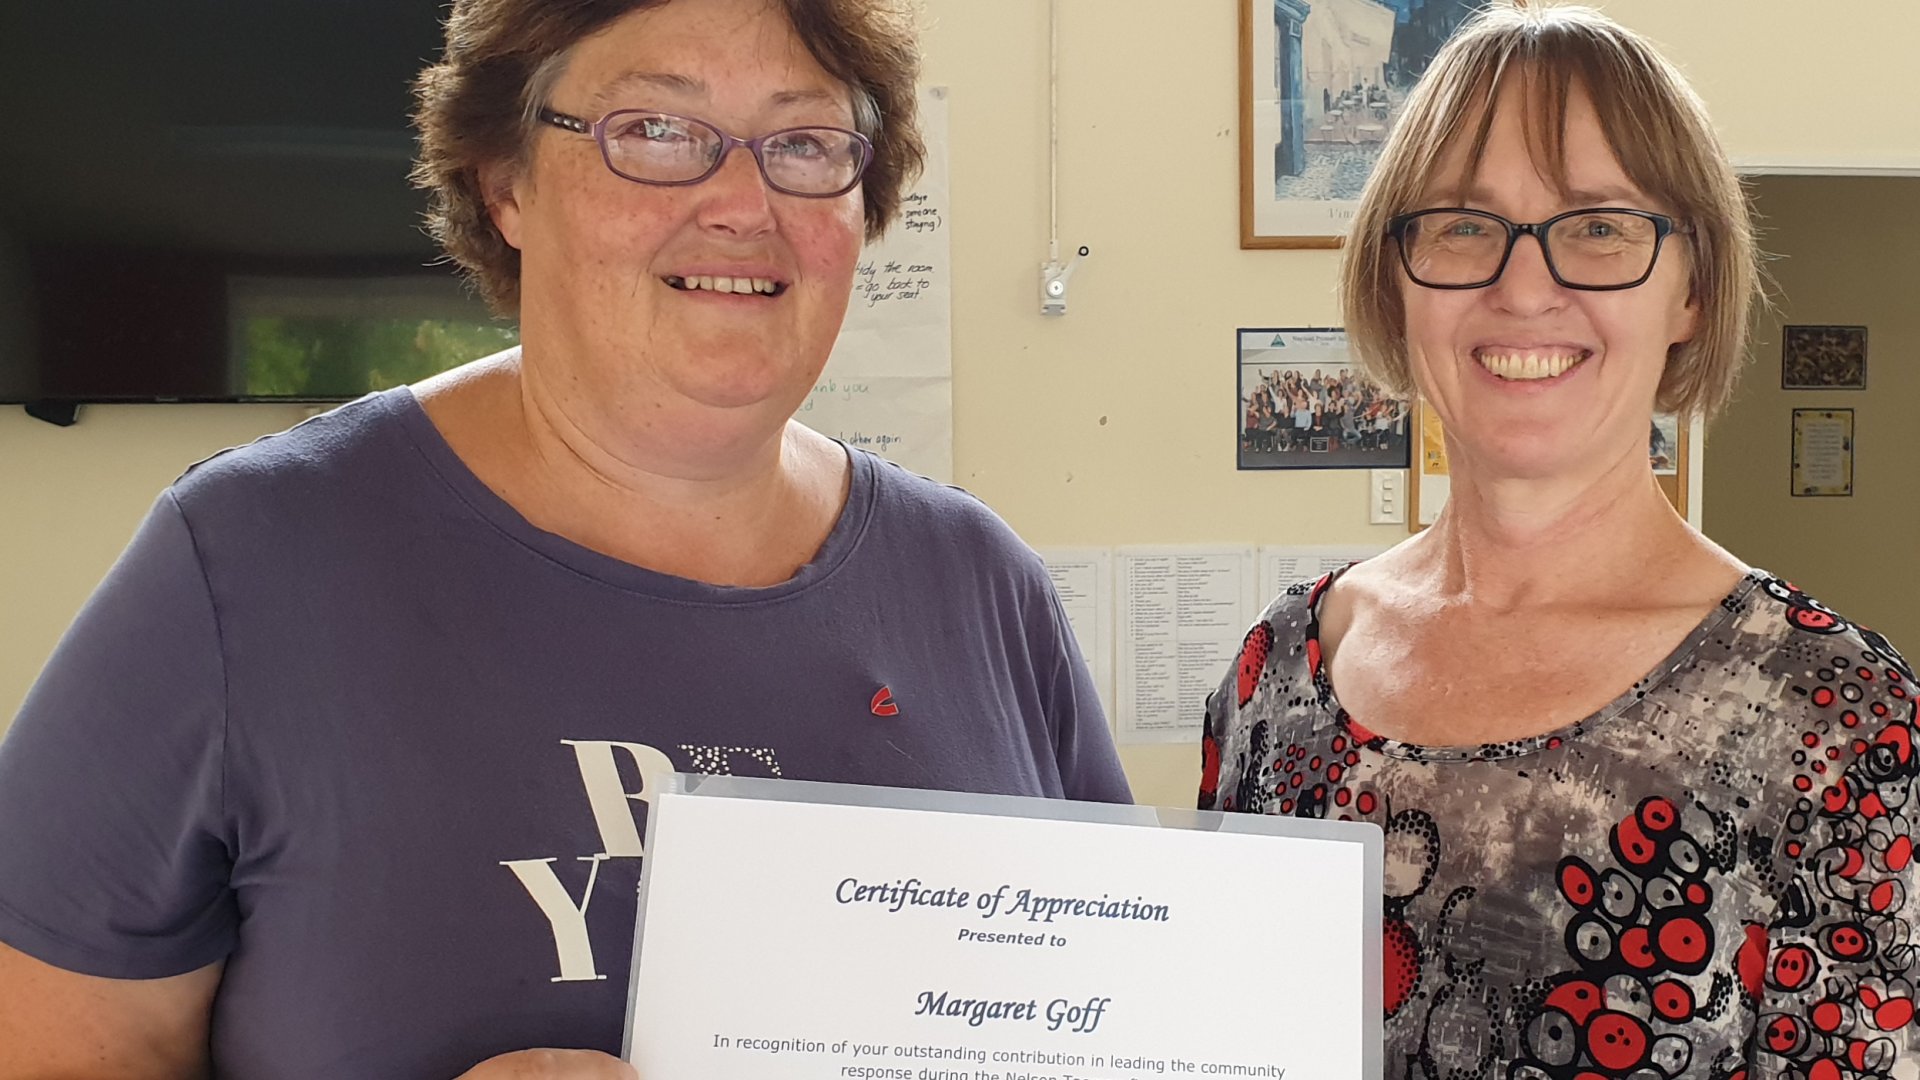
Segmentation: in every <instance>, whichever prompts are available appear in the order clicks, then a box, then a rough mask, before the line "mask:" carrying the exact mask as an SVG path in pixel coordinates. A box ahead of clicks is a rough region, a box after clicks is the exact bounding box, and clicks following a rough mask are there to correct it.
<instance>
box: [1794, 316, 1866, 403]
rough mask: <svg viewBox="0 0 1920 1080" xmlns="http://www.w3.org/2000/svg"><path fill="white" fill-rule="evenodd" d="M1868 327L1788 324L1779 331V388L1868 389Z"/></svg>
mask: <svg viewBox="0 0 1920 1080" xmlns="http://www.w3.org/2000/svg"><path fill="white" fill-rule="evenodd" d="M1866 388H1867V328H1866V327H1864V326H1787V327H1783V328H1781V333H1780V389H1782V390H1865V389H1866Z"/></svg>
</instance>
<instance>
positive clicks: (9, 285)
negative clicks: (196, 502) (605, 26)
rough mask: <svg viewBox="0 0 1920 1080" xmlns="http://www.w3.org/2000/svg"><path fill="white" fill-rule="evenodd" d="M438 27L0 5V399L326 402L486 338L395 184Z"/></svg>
mask: <svg viewBox="0 0 1920 1080" xmlns="http://www.w3.org/2000/svg"><path fill="white" fill-rule="evenodd" d="M442 15H443V9H442V6H441V5H440V4H439V3H437V2H435V0H270V2H268V3H244V2H241V0H170V2H168V3H162V4H144V3H132V2H128V0H60V2H58V3H33V2H23V3H12V2H8V3H0V114H3V115H5V116H6V118H7V120H6V124H5V126H4V129H3V130H4V134H0V402H5V403H35V402H39V403H45V402H54V403H91V402H149V401H337V400H346V399H350V398H354V397H358V396H359V395H361V394H363V393H366V392H368V391H370V390H377V389H383V388H385V387H388V386H393V385H397V384H399V383H403V382H410V381H413V380H416V379H419V378H422V377H425V376H426V375H429V374H432V373H433V372H435V371H439V370H443V369H444V368H446V367H449V366H452V365H453V364H456V363H460V362H462V361H464V360H468V359H472V358H473V357H476V356H481V355H485V354H487V353H490V352H494V351H497V350H499V349H501V348H504V347H506V346H508V345H510V344H512V343H513V341H514V339H515V331H514V328H513V326H512V325H511V324H509V323H506V322H502V321H498V320H495V319H493V318H491V317H490V316H489V314H488V312H487V310H486V307H485V305H484V304H482V303H481V302H480V301H479V299H478V298H477V297H475V296H474V295H472V294H471V293H470V292H469V291H468V290H467V288H466V287H465V285H464V283H463V282H462V281H461V280H460V279H459V278H458V276H457V275H456V273H455V272H454V270H453V269H452V268H451V267H449V266H447V265H445V264H444V263H443V262H441V261H440V259H439V257H438V253H437V252H436V250H435V248H434V245H433V242H432V241H431V239H430V238H428V237H427V236H426V234H425V233H424V232H423V231H422V229H421V213H422V211H423V209H424V207H425V197H424V196H423V195H422V194H421V193H420V192H417V191H415V190H413V189H412V188H411V187H410V186H409V184H408V182H407V171H408V168H409V166H410V163H411V160H412V157H413V149H414V142H413V136H412V133H411V130H410V128H409V126H408V119H407V117H408V112H409V109H410V107H411V102H412V99H411V95H410V92H409V86H410V84H411V81H412V79H413V77H414V75H415V73H416V72H417V71H418V70H419V69H420V67H421V66H422V65H423V64H424V63H425V62H427V61H428V60H429V59H430V58H432V57H433V56H435V55H437V53H438V52H439V48H440V42H441V30H440V24H439V20H440V18H441V17H442Z"/></svg>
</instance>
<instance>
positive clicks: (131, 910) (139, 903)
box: [0, 493, 238, 979]
mask: <svg viewBox="0 0 1920 1080" xmlns="http://www.w3.org/2000/svg"><path fill="white" fill-rule="evenodd" d="M224 722H225V679H224V669H223V665H222V660H221V649H220V636H219V629H218V624H217V620H216V617H215V612H214V607H213V601H212V597H211V594H210V592H209V588H208V585H207V580H206V577H205V575H204V574H203V572H202V569H201V565H200V561H199V559H198V557H197V556H196V553H195V547H194V542H193V537H192V535H191V533H190V531H189V529H188V525H187V521H186V519H185V517H184V516H183V514H182V512H181V509H180V506H179V504H178V503H177V502H176V501H175V500H174V498H173V496H172V494H171V493H169V494H167V495H163V496H162V497H161V498H160V500H159V501H158V502H157V503H156V504H155V505H154V507H153V509H152V511H151V512H150V513H149V514H148V516H147V519H146V521H145V522H144V523H142V525H141V527H140V529H139V531H138V533H137V534H136V535H135V537H134V539H133V542H132V543H131V544H130V545H129V546H128V548H127V550H126V551H125V552H123V553H122V554H121V556H120V559H119V561H118V562H116V563H115V564H114V567H113V569H112V570H111V571H109V573H108V574H107V577H106V579H105V580H104V581H103V582H102V583H101V584H100V587H99V588H98V589H97V590H96V591H95V593H94V594H93V596H92V598H90V599H89V600H88V602H87V604H86V605H85V607H84V608H83V609H82V610H81V612H80V615H79V617H78V618H77V619H76V620H75V621H74V624H73V626H72V627H71V628H69V629H68V631H67V633H66V636H65V637H64V638H63V639H62V641H61V643H60V645H59V647H58V648H57V649H56V650H55V652H54V655H53V657H52V659H51V660H50V661H49V662H48V664H47V667H46V669H45V670H44V671H43V672H42V673H41V675H40V678H39V680H38V681H37V682H36V683H35V684H34V686H33V689H32V690H31V691H30V692H29V693H28V695H27V699H26V702H25V704H24V706H23V707H22V709H21V712H20V715H19V717H18V718H17V719H16V720H15V721H14V723H13V726H12V727H11V729H9V730H8V732H7V734H6V738H5V740H4V741H0V940H4V941H5V942H6V943H7V944H9V945H11V946H13V947H14V948H16V949H19V950H20V951H22V952H25V953H27V954H28V955H31V956H34V957H36V958H38V959H40V960H42V961H44V962H46V963H49V964H52V965H54V966H56V967H60V968H64V969H67V970H70V971H75V972H79V973H82V974H88V975H98V976H104V977H110V978H132V979H138V978H160V977H165V976H170V975H177V974H182V973H184V972H187V971H192V970H195V969H197V968H200V967H204V966H206V965H207V964H210V963H213V962H215V961H217V960H219V959H221V958H222V957H224V956H225V955H226V954H227V953H228V952H229V951H230V950H231V947H232V943H233V941H234V938H235V933H236V925H237V921H238V918H237V913H236V909H235V905H234V902H233V899H232V895H231V892H230V890H229V887H228V881H229V878H230V869H231V864H232V858H231V852H232V847H231V843H230V835H229V832H228V829H227V827H226V825H225V822H224V813H223V807H222V797H223V791H222V751H223V734H224Z"/></svg>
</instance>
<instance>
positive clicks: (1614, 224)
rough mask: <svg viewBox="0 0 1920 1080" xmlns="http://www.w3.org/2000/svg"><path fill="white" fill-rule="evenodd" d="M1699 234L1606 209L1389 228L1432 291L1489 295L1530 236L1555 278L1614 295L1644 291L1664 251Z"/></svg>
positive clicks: (1472, 213) (1447, 217) (1406, 221)
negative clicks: (1672, 240) (1680, 238)
mask: <svg viewBox="0 0 1920 1080" xmlns="http://www.w3.org/2000/svg"><path fill="white" fill-rule="evenodd" d="M1692 232H1693V227H1692V226H1690V225H1685V224H1682V223H1681V222H1678V221H1675V220H1674V219H1673V218H1670V217H1668V216H1667V215H1665V214H1655V213H1652V212H1650V211H1647V210H1630V209H1627V208H1625V207H1618V206H1598V207H1592V208H1590V209H1586V210H1569V211H1567V212H1566V213H1564V214H1556V215H1555V216H1553V217H1550V218H1548V219H1547V220H1545V221H1540V222H1535V223H1533V224H1530V225H1526V224H1521V223H1519V222H1514V221H1508V220H1507V219H1506V218H1503V217H1501V216H1500V215H1499V214H1490V213H1487V212H1486V211H1485V210H1468V209H1465V208H1462V207H1443V208H1440V209H1435V210H1416V211H1414V212H1413V213H1411V214H1401V215H1399V216H1398V217H1395V218H1393V219H1392V220H1391V221H1389V222H1388V223H1387V233H1388V235H1390V236H1392V237H1393V239H1394V242H1395V243H1396V244H1397V245H1399V248H1400V264H1401V265H1402V266H1404V267H1405V268H1406V271H1407V276H1408V277H1409V278H1412V279H1413V283H1414V284H1416V285H1421V286H1424V287H1426V288H1429V289H1484V288H1486V287H1487V286H1489V285H1492V284H1493V283H1494V282H1496V281H1498V280H1500V275H1501V274H1502V273H1505V272H1506V269H1507V263H1508V262H1510V261H1511V260H1512V259H1513V248H1514V245H1516V244H1518V243H1519V242H1520V237H1521V236H1522V235H1528V236H1532V237H1533V238H1534V239H1535V240H1538V241H1539V242H1540V252H1541V254H1542V255H1544V256H1545V257H1546V261H1547V272H1548V273H1550V274H1552V275H1553V280H1554V281H1556V282H1558V283H1560V285H1561V286H1562V287H1564V288H1568V289H1585V290H1588V291H1592V292H1610V291H1613V290H1616V289H1631V288H1634V287H1636V286H1639V285H1644V284H1646V282H1647V279H1648V278H1650V277H1652V276H1653V267H1654V264H1655V263H1656V262H1657V261H1658V260H1659V258H1660V248H1661V246H1662V245H1663V244H1664V243H1665V242H1666V239H1667V237H1668V236H1670V235H1672V234H1674V233H1681V234H1689V233H1692Z"/></svg>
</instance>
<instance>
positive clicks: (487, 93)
mask: <svg viewBox="0 0 1920 1080" xmlns="http://www.w3.org/2000/svg"><path fill="white" fill-rule="evenodd" d="M672 2H673V0H455V3H454V5H453V11H452V14H450V15H449V16H448V18H447V45H446V52H445V53H444V54H443V56H442V57H441V60H440V62H439V63H437V64H433V65H431V66H429V67H427V68H426V69H425V70H424V71H422V72H421V73H420V76H419V78H418V79H416V80H415V82H414V98H415V100H416V102H417V107H416V109H415V111H414V125H415V127H417V128H418V129H419V132H420V156H419V160H418V161H416V162H415V163H414V167H413V182H414V186H416V187H420V188H424V189H426V191H427V192H428V194H429V205H428V209H427V229H428V231H429V232H431V233H432V234H433V237H434V239H436V240H438V241H439V242H440V245H441V247H442V248H444V249H445V250H446V252H447V254H448V255H450V256H452V257H453V260H454V261H455V262H457V263H459V264H460V266H461V267H462V268H464V269H465V270H466V272H467V276H468V277H469V278H470V279H471V280H472V281H473V283H474V285H475V286H476V287H477V288H478V289H479V290H480V293H481V295H482V296H484V297H485V298H486V300H487V303H489V304H490V305H492V307H493V309H494V310H495V311H497V312H500V313H501V314H506V315H511V314H513V313H514V312H515V311H516V310H517V309H518V308H519V305H520V253H519V252H518V251H516V250H515V249H514V248H513V246H512V245H510V244H508V243H507V241H506V239H505V238H504V237H502V236H501V235H500V230H499V229H497V228H495V227H494V224H493V218H492V216H491V215H490V214H489V213H488V212H487V196H486V192H485V191H483V190H482V188H481V182H480V170H481V169H482V168H483V167H485V166H487V165H492V164H497V163H501V162H524V161H525V158H526V154H527V150H528V148H529V146H530V145H531V143H532V137H533V132H534V130H535V127H534V112H535V110H537V109H539V108H540V107H541V106H543V105H545V104H546V102H545V100H544V98H545V96H546V94H547V93H548V91H550V90H551V89H552V87H553V83H554V82H555V81H556V80H557V79H558V78H559V77H560V74H561V73H562V72H563V71H565V70H566V63H567V59H568V57H569V56H570V55H571V53H572V50H573V47H574V46H575V45H576V44H578V43H579V42H580V41H582V40H584V39H586V38H588V37H591V36H593V35H594V34H596V33H598V32H599V31H601V30H603V29H605V28H606V27H607V26H609V25H611V24H612V23H613V22H614V21H616V20H618V19H620V18H621V17H622V16H625V15H627V14H628V13H630V12H634V11H639V10H642V9H645V8H652V7H659V6H661V5H662V4H667V3H672ZM767 3H768V6H769V7H770V8H771V9H774V10H779V11H783V12H784V13H785V15H786V17H787V19H788V20H789V21H790V22H791V23H792V24H793V28H794V32H795V33H796V34H797V35H798V36H799V38H800V40H801V42H803V43H804V44H805V45H806V47H807V51H808V52H810V53H812V54H813V58H814V59H815V60H816V61H818V62H819V64H820V66H821V67H822V68H824V69H826V71H827V73H828V74H829V75H832V76H833V77H834V78H836V79H839V80H840V81H841V82H843V83H845V84H846V86H847V89H848V91H849V93H850V94H851V95H852V98H853V111H854V126H855V128H856V129H858V130H859V132H860V133H861V134H862V135H865V136H866V137H867V138H869V139H871V140H872V141H873V163H872V164H871V165H869V166H868V167H867V172H866V175H865V176H864V177H863V178H862V181H861V185H862V198H863V200H864V202H865V204H866V223H867V230H866V231H867V238H868V239H869V240H872V239H877V238H879V237H880V236H881V235H882V234H883V233H885V232H886V229H887V226H888V225H889V224H891V223H892V221H893V218H894V215H895V214H896V213H897V212H898V211H899V207H900V200H901V197H902V195H903V194H904V191H905V188H906V187H907V185H908V184H910V183H912V182H913V179H914V177H915V176H917V175H918V174H919V172H920V168H921V165H922V163H923V162H924V160H925V157H926V148H925V145H924V144H923V143H922V142H921V138H920V128H919V123H918V120H917V118H916V115H915V113H916V109H915V93H916V89H915V80H916V79H917V78H918V76H919V73H920V54H919V50H918V46H917V42H916V40H915V35H914V29H913V22H912V19H911V16H910V14H909V13H908V12H907V11H906V10H905V9H904V8H902V7H901V6H900V5H899V4H898V3H896V2H894V0H767Z"/></svg>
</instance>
